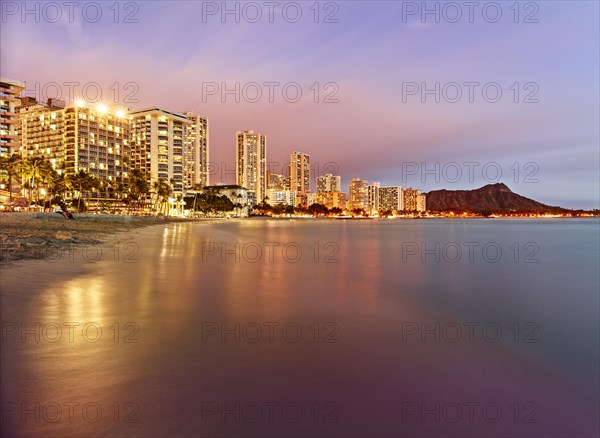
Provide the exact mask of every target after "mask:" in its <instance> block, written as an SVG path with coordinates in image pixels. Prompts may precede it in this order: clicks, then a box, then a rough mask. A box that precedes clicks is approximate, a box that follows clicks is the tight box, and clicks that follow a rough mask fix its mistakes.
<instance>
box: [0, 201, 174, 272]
mask: <svg viewBox="0 0 600 438" xmlns="http://www.w3.org/2000/svg"><path fill="white" fill-rule="evenodd" d="M165 221H166V220H165V219H164V218H157V217H144V216H130V215H110V214H78V215H76V218H75V220H66V219H64V218H63V217H62V216H60V215H58V214H56V213H2V214H0V264H6V263H9V262H12V261H17V260H24V259H33V258H37V257H39V256H40V254H50V253H51V251H50V250H51V249H53V248H62V247H65V246H67V245H71V246H72V245H90V244H98V243H102V242H104V241H106V239H108V237H110V236H111V235H113V234H114V233H116V232H119V231H127V230H129V229H133V228H139V227H144V226H148V225H156V224H161V223H165Z"/></svg>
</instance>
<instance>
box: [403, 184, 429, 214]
mask: <svg viewBox="0 0 600 438" xmlns="http://www.w3.org/2000/svg"><path fill="white" fill-rule="evenodd" d="M402 196H403V201H404V208H403V210H406V211H419V212H421V211H425V195H424V194H422V193H421V190H417V189H413V188H409V189H404V190H403V193H402Z"/></svg>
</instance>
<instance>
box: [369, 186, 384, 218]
mask: <svg viewBox="0 0 600 438" xmlns="http://www.w3.org/2000/svg"><path fill="white" fill-rule="evenodd" d="M380 187H381V184H380V183H378V182H372V183H371V184H369V185H368V186H367V212H368V213H369V214H377V213H378V212H379V188H380Z"/></svg>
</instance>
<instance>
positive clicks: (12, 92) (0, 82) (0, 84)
mask: <svg viewBox="0 0 600 438" xmlns="http://www.w3.org/2000/svg"><path fill="white" fill-rule="evenodd" d="M24 89H25V83H24V82H18V81H13V80H11V79H6V78H1V79H0V157H3V156H8V155H12V154H15V153H18V151H19V147H20V146H21V141H20V140H21V139H20V136H19V131H20V124H21V122H20V118H19V112H18V110H17V108H18V107H19V106H20V105H21V92H22V91H23V90H24Z"/></svg>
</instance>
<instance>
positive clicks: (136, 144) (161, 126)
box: [130, 108, 199, 195]
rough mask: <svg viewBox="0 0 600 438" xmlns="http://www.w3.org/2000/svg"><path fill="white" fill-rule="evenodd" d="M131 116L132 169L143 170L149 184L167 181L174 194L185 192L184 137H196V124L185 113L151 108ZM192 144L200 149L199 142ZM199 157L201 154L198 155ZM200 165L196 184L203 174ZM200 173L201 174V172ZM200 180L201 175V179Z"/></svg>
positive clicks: (133, 113)
mask: <svg viewBox="0 0 600 438" xmlns="http://www.w3.org/2000/svg"><path fill="white" fill-rule="evenodd" d="M130 116H131V166H132V167H135V168H138V169H142V170H144V171H145V172H146V174H147V175H148V182H149V183H150V184H151V183H153V182H155V181H158V180H159V179H160V180H163V181H165V182H167V183H169V184H171V187H172V189H173V194H174V195H178V194H182V193H183V189H184V138H185V136H186V134H187V135H189V137H192V136H193V135H192V132H193V131H194V130H195V129H196V128H197V127H196V128H192V125H193V124H194V121H193V120H192V119H190V118H189V117H188V116H186V115H185V114H180V113H175V112H171V111H166V110H163V109H160V108H149V109H143V110H138V111H133V112H131V113H130ZM192 140H193V141H190V145H189V146H190V149H195V150H196V154H198V152H199V151H198V149H197V146H198V145H197V142H196V140H197V139H192ZM196 157H197V158H198V155H196ZM197 164H198V163H197V162H196V163H194V166H193V167H194V168H195V170H193V171H192V181H193V179H194V178H196V177H197V175H199V168H198V166H197ZM197 171H198V172H197ZM198 177H199V176H198Z"/></svg>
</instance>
